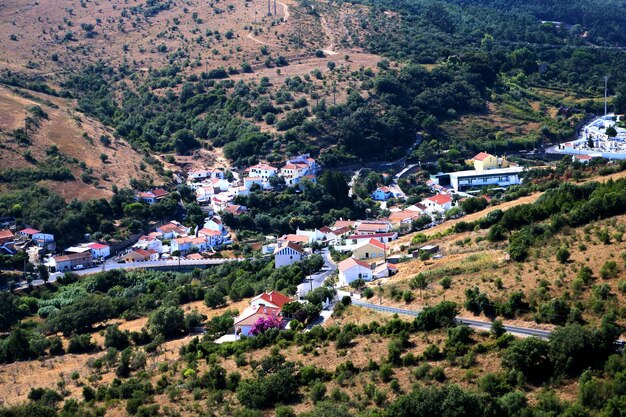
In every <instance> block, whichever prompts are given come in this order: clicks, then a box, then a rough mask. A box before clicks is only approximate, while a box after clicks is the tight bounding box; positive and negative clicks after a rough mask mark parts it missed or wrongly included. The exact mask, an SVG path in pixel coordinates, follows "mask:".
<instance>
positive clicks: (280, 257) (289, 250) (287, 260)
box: [274, 242, 304, 268]
mask: <svg viewBox="0 0 626 417" xmlns="http://www.w3.org/2000/svg"><path fill="white" fill-rule="evenodd" d="M303 258H304V249H302V247H301V246H300V245H298V244H297V243H293V242H286V243H284V244H283V245H281V246H279V247H277V248H276V250H275V251H274V267H275V268H282V267H283V266H289V265H292V264H294V263H296V262H300V261H301V260H302V259H303Z"/></svg>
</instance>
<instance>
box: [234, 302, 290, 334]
mask: <svg viewBox="0 0 626 417" xmlns="http://www.w3.org/2000/svg"><path fill="white" fill-rule="evenodd" d="M266 317H275V318H276V319H278V320H279V321H280V322H283V318H282V317H281V315H280V309H279V308H271V307H265V306H259V307H258V308H256V309H246V311H244V313H242V314H241V316H239V317H237V318H236V319H235V322H234V327H235V335H237V336H254V335H253V334H252V333H251V332H252V330H253V329H254V325H255V323H256V322H257V321H258V320H259V319H260V318H266Z"/></svg>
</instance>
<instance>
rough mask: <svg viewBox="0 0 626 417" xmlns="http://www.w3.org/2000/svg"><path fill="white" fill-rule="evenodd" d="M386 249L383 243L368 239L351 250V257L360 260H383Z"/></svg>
mask: <svg viewBox="0 0 626 417" xmlns="http://www.w3.org/2000/svg"><path fill="white" fill-rule="evenodd" d="M386 250H387V247H386V245H385V244H384V243H382V242H380V241H378V240H376V239H370V240H367V241H364V242H361V243H359V244H358V245H357V246H356V247H355V248H354V249H352V257H353V258H356V259H361V260H369V259H376V260H378V259H385V257H386Z"/></svg>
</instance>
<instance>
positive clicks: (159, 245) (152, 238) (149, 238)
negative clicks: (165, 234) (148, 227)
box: [133, 233, 163, 253]
mask: <svg viewBox="0 0 626 417" xmlns="http://www.w3.org/2000/svg"><path fill="white" fill-rule="evenodd" d="M157 235H158V234H153V233H151V234H149V235H143V236H141V237H140V238H139V240H138V241H137V243H135V244H134V245H133V248H140V249H143V250H153V251H155V252H157V253H163V242H162V241H161V240H160V239H157V237H156V236H157Z"/></svg>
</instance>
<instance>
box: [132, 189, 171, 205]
mask: <svg viewBox="0 0 626 417" xmlns="http://www.w3.org/2000/svg"><path fill="white" fill-rule="evenodd" d="M167 196H168V192H167V191H165V190H164V189H163V188H155V189H154V190H152V191H145V192H141V193H139V194H137V197H136V198H137V200H138V201H141V202H144V203H148V204H154V203H157V202H159V201H160V200H162V199H164V198H165V197H167Z"/></svg>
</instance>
